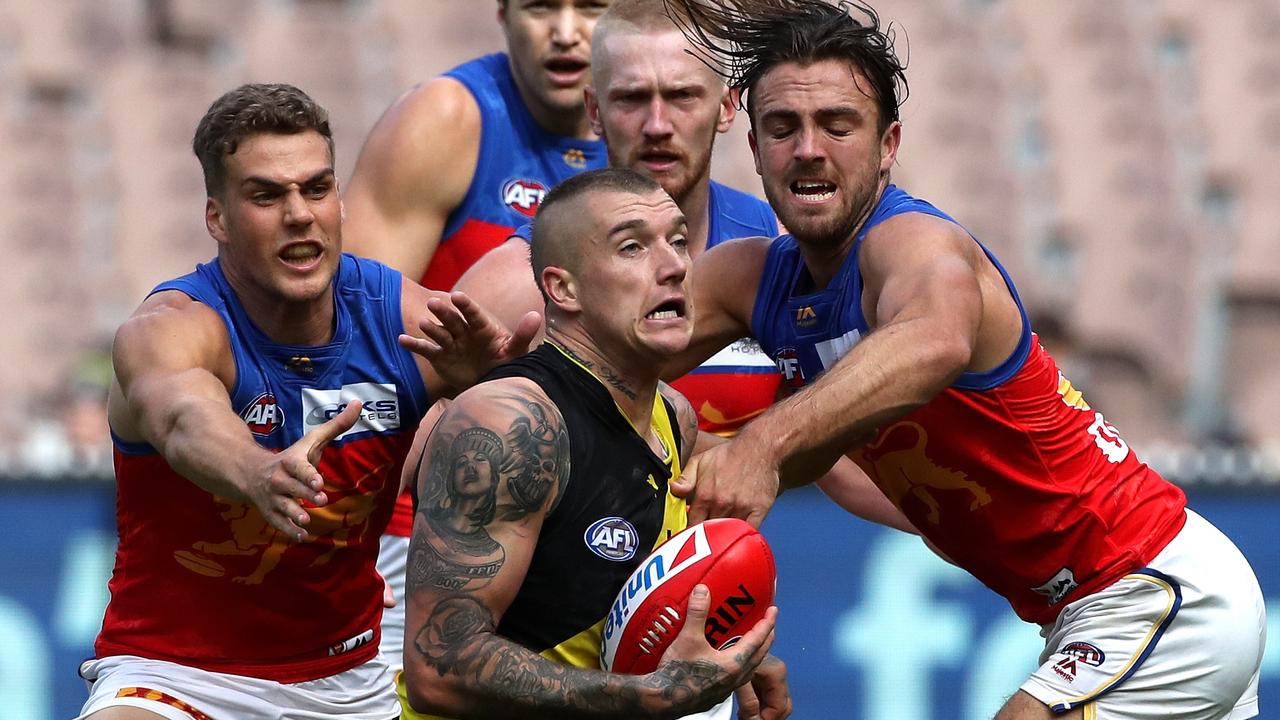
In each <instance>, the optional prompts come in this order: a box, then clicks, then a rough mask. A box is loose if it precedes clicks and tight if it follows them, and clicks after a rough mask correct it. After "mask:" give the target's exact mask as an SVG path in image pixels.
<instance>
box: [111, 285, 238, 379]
mask: <svg viewBox="0 0 1280 720" xmlns="http://www.w3.org/2000/svg"><path fill="white" fill-rule="evenodd" d="M230 350H231V341H230V335H228V333H227V326H226V324H225V323H223V321H222V318H221V317H220V316H219V315H218V313H217V312H216V311H215V310H214V309H213V308H211V307H209V306H208V305H205V304H204V303H202V302H200V301H198V300H194V299H192V298H191V297H189V296H188V295H186V294H185V293H182V292H179V291H177V290H168V291H164V292H159V293H156V294H154V295H151V296H150V297H148V298H147V299H146V300H144V301H143V302H142V304H141V305H139V306H138V309H137V310H135V311H134V312H133V314H132V315H130V316H129V318H128V319H127V320H125V321H124V323H122V324H121V325H120V328H119V329H118V330H117V331H116V339H115V345H114V353H115V354H116V356H117V361H119V360H120V356H121V355H122V354H123V355H125V356H126V359H128V356H130V355H133V354H140V355H142V356H143V357H142V358H139V359H142V360H149V361H154V360H156V359H157V358H156V357H155V356H156V355H157V354H158V355H160V356H163V357H170V358H174V359H178V358H182V357H186V358H190V359H191V360H193V361H198V360H201V359H204V360H212V359H217V358H221V357H223V356H226V355H227V354H229V353H230ZM193 364H194V365H205V366H208V367H210V369H213V368H212V363H201V362H193Z"/></svg>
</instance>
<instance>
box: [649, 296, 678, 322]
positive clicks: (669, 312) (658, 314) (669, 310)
mask: <svg viewBox="0 0 1280 720" xmlns="http://www.w3.org/2000/svg"><path fill="white" fill-rule="evenodd" d="M684 313H685V308H684V301H683V300H668V301H666V302H664V303H662V304H661V305H659V306H658V307H656V308H654V309H653V310H651V311H650V312H649V314H648V315H645V316H644V317H645V319H646V320H675V319H676V318H682V317H684Z"/></svg>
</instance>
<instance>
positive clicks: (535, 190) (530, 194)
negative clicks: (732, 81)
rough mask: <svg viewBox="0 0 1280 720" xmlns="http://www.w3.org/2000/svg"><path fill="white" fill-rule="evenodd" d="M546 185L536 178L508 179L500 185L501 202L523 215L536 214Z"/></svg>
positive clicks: (545, 191) (545, 192) (530, 215)
mask: <svg viewBox="0 0 1280 720" xmlns="http://www.w3.org/2000/svg"><path fill="white" fill-rule="evenodd" d="M546 194H547V187H546V186H545V185H543V184H542V183H540V182H538V181H537V180H508V181H507V184H506V185H503V186H502V203H503V204H504V205H506V206H507V207H509V208H511V209H512V210H515V211H516V212H518V213H520V214H521V215H524V216H525V217H533V216H534V215H536V214H538V205H540V204H541V203H542V197H543V196H544V195H546Z"/></svg>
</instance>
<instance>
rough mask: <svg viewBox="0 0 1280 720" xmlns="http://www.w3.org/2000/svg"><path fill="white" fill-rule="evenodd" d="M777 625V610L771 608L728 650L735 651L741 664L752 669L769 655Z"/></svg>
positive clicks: (774, 607) (773, 607)
mask: <svg viewBox="0 0 1280 720" xmlns="http://www.w3.org/2000/svg"><path fill="white" fill-rule="evenodd" d="M777 624H778V608H777V607H776V606H771V607H770V608H769V609H768V610H766V611H765V613H764V617H762V618H760V620H759V621H758V622H756V624H755V625H753V626H751V629H750V630H748V631H747V634H746V635H743V636H742V639H741V640H739V641H738V643H737V644H736V645H734V646H733V647H732V648H729V650H734V651H737V652H738V656H739V658H740V659H741V660H742V662H743V663H744V664H745V665H746V666H748V667H751V668H753V669H754V668H755V667H757V666H758V665H759V664H760V663H761V662H763V661H764V659H765V658H766V657H767V656H768V655H769V648H770V647H772V646H773V638H774V633H775V631H776V630H777Z"/></svg>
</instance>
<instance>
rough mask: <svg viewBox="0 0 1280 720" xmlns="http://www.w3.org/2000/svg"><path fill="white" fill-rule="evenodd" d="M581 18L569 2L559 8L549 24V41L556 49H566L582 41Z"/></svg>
mask: <svg viewBox="0 0 1280 720" xmlns="http://www.w3.org/2000/svg"><path fill="white" fill-rule="evenodd" d="M581 23H582V18H581V17H580V16H579V15H578V11H577V10H576V9H574V7H573V5H572V4H570V5H568V6H567V7H564V8H561V10H560V12H559V13H557V14H556V18H555V21H554V22H553V23H552V25H551V42H552V44H554V45H555V46H556V48H557V49H560V50H567V49H569V48H571V47H573V46H574V45H577V44H578V43H579V42H581V41H582V37H583V33H582V25H581Z"/></svg>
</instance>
